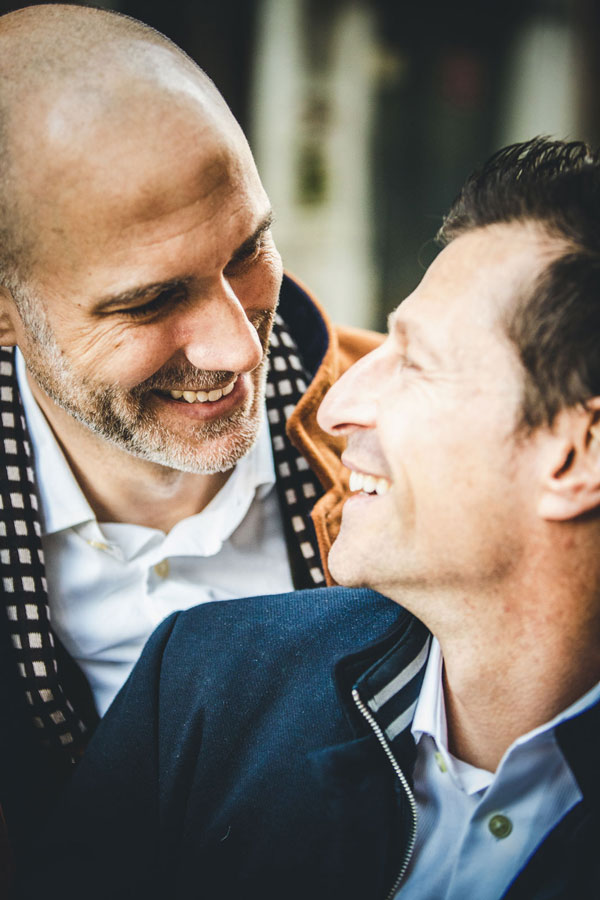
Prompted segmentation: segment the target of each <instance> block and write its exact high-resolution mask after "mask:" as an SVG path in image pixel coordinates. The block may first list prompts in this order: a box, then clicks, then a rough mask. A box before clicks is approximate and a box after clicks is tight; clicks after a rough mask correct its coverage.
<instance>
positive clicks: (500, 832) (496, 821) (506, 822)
mask: <svg viewBox="0 0 600 900" xmlns="http://www.w3.org/2000/svg"><path fill="white" fill-rule="evenodd" d="M488 828H489V829H490V831H491V832H492V834H493V835H494V837H495V838H498V839H499V840H502V838H505V837H508V836H509V834H510V833H511V831H512V822H511V821H510V819H509V818H508V816H503V815H502V814H501V813H496V815H495V816H492V818H491V819H490V821H489V822H488Z"/></svg>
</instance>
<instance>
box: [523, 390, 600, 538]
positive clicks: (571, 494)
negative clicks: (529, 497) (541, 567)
mask: <svg viewBox="0 0 600 900" xmlns="http://www.w3.org/2000/svg"><path fill="white" fill-rule="evenodd" d="M552 432H553V435H554V437H555V441H554V452H553V453H549V455H548V460H549V462H550V463H551V465H549V466H548V468H547V471H546V474H545V477H544V482H543V490H542V495H541V497H540V501H539V506H538V513H539V515H540V516H541V517H542V518H543V519H548V520H551V521H567V520H569V519H574V518H576V517H577V516H580V515H583V514H584V513H586V512H590V511H591V510H593V509H598V508H600V397H594V398H593V399H592V400H590V401H588V402H587V403H586V404H585V407H584V406H577V407H574V408H572V409H567V410H562V411H561V412H560V413H559V414H558V416H557V421H556V422H555V425H554V427H553V429H552Z"/></svg>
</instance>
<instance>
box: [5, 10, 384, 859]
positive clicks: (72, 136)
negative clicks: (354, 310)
mask: <svg viewBox="0 0 600 900" xmlns="http://www.w3.org/2000/svg"><path fill="white" fill-rule="evenodd" d="M271 221H272V213H271V209H270V204H269V201H268V198H267V196H266V194H265V192H264V189H263V187H262V185H261V182H260V179H259V176H258V173H257V171H256V167H255V165H254V161H253V159H252V155H251V153H250V149H249V147H248V144H247V142H246V140H245V138H244V136H243V134H242V132H241V130H240V128H239V126H238V124H237V123H236V122H235V120H234V119H233V117H232V115H231V113H230V111H229V109H228V107H227V106H226V104H225V101H224V100H223V98H222V97H221V96H220V94H219V92H218V91H217V89H216V88H215V86H214V85H213V84H212V82H211V81H210V79H209V78H208V77H207V76H206V75H205V74H204V73H203V72H202V71H201V70H200V69H199V68H198V66H196V65H195V63H193V62H192V61H191V60H190V59H189V58H188V57H187V56H186V55H185V54H184V53H183V52H182V51H180V50H179V49H178V48H177V47H175V46H174V45H173V44H172V43H171V42H170V41H169V40H167V38H165V37H163V36H162V35H160V34H158V33H157V32H155V31H154V30H153V29H151V28H148V27H147V26H145V25H143V24H142V23H140V22H136V21H134V20H132V19H129V18H127V17H125V16H121V15H118V14H116V13H112V12H108V11H106V10H98V9H93V8H87V7H78V6H74V5H62V4H49V5H45V6H34V7H29V8H27V9H23V10H19V11H16V12H13V13H10V14H8V15H6V16H4V17H2V18H0V343H1V344H2V345H3V346H2V348H0V428H1V430H2V435H1V440H0V570H1V572H0V592H1V598H2V603H1V609H0V661H1V669H2V671H1V675H2V677H1V679H0V710H1V712H2V728H1V729H0V803H1V804H2V809H3V815H2V814H0V856H1V855H2V851H3V848H4V847H5V846H6V841H5V837H6V835H5V832H4V827H3V826H4V822H5V821H6V824H7V826H8V830H9V832H10V834H11V838H12V840H13V842H14V844H15V847H16V849H17V851H18V850H19V849H20V848H22V849H23V850H24V852H25V853H26V852H27V849H28V843H29V840H30V836H31V834H32V832H33V831H34V830H35V828H36V827H37V825H38V824H39V823H40V822H41V820H42V819H43V816H44V810H45V808H46V807H47V805H48V804H50V803H51V802H52V796H53V794H54V793H55V792H56V790H57V787H58V786H59V785H60V784H61V783H62V782H63V781H64V780H65V779H66V778H68V776H69V774H70V772H71V770H72V766H73V762H74V761H75V760H77V759H78V758H79V756H80V755H81V753H82V750H83V748H84V746H85V744H86V742H87V740H88V738H89V735H90V733H91V731H92V729H93V727H94V725H95V723H96V721H97V719H98V715H99V714H100V715H102V714H103V713H104V711H105V710H106V708H107V707H108V705H109V704H110V702H111V700H112V698H113V697H114V695H115V694H116V693H117V691H118V690H119V688H120V687H121V685H122V684H123V682H124V681H125V680H126V678H127V675H128V674H129V672H130V670H131V668H132V667H133V665H134V663H135V661H136V659H137V658H138V656H139V654H140V652H141V649H142V647H143V645H144V643H145V641H146V639H147V637H148V636H149V635H150V634H151V632H152V630H153V629H154V627H155V626H156V625H157V624H158V623H159V622H160V621H162V619H163V618H165V616H167V615H169V614H170V613H171V612H172V611H173V610H176V609H184V608H187V607H189V606H191V605H195V604H197V603H198V602H203V601H207V600H229V599H231V598H232V597H238V596H242V595H245V594H251V593H264V592H268V593H272V592H274V591H290V590H292V588H294V587H298V588H301V587H309V586H315V585H320V584H324V583H325V581H326V579H327V571H326V567H325V566H324V564H323V562H322V561H321V558H320V554H321V553H322V554H323V558H325V556H326V551H327V549H328V547H329V545H330V543H331V540H332V538H333V537H334V536H335V534H336V531H337V527H338V523H339V513H338V512H336V507H339V506H340V504H341V501H342V499H343V495H344V493H345V491H346V486H347V481H346V480H345V476H344V474H343V467H342V466H341V464H340V462H339V450H340V445H339V442H336V441H335V439H325V436H324V435H323V434H322V433H320V432H319V430H318V428H317V426H316V422H315V411H316V407H317V405H318V403H319V401H320V400H321V397H322V395H323V393H324V392H325V391H326V390H327V388H328V387H329V385H330V384H331V383H332V381H333V380H334V379H335V377H336V376H337V374H338V373H339V372H340V370H342V369H343V368H344V367H346V366H347V365H348V364H349V363H350V362H351V361H354V360H355V359H356V358H357V357H358V356H359V355H360V354H361V353H363V352H365V351H366V350H367V349H372V347H373V346H375V345H376V343H378V339H376V338H375V337H374V336H372V335H371V336H368V335H366V334H363V333H360V332H353V331H352V330H345V331H343V332H341V333H337V332H334V331H333V330H332V329H331V327H330V326H329V325H328V323H327V320H326V318H325V316H324V315H323V313H322V312H321V310H320V309H319V307H318V306H317V305H316V303H315V302H314V301H313V300H312V299H311V297H310V296H309V295H308V294H307V293H306V291H305V290H304V289H303V288H302V287H301V286H300V285H299V284H298V283H297V282H295V281H294V280H292V279H290V278H287V277H283V280H282V268H281V260H280V257H279V254H278V253H277V250H276V247H275V244H274V242H273V238H272V235H271ZM278 303H279V306H278ZM276 309H277V310H278V311H277V312H276ZM15 348H18V349H15ZM269 348H270V349H271V353H270V369H269V371H268V372H267V352H268V349H269ZM265 401H266V402H265ZM286 425H287V429H286ZM315 503H316V504H317V506H316V508H315V519H314V526H313V523H312V521H311V518H310V513H311V510H312V508H313V506H314V505H315ZM4 868H5V867H4ZM2 871H3V864H2V860H1V859H0V877H1V873H2Z"/></svg>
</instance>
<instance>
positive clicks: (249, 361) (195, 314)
mask: <svg viewBox="0 0 600 900" xmlns="http://www.w3.org/2000/svg"><path fill="white" fill-rule="evenodd" d="M257 313H258V310H257ZM249 315H251V311H247V310H246V309H245V308H244V306H243V305H242V303H241V302H240V300H239V299H238V297H237V295H236V294H235V292H234V291H233V289H232V288H231V286H230V284H229V283H228V282H227V280H225V279H221V281H220V282H219V284H218V285H216V286H214V287H213V289H212V290H211V291H210V292H209V293H207V294H203V295H202V296H201V297H200V298H199V299H198V300H193V301H190V303H189V305H188V308H187V309H186V310H185V311H182V318H181V320H180V321H179V323H178V332H179V333H178V335H177V344H178V347H179V349H180V350H181V351H182V352H183V353H184V354H185V357H186V359H187V360H188V362H190V363H191V364H192V365H193V366H195V367H196V368H197V369H203V370H205V371H217V370H218V371H227V372H236V373H238V372H239V373H242V372H251V371H252V370H253V369H255V368H256V367H257V366H258V365H259V363H260V362H261V360H262V358H263V348H262V346H261V342H260V339H259V337H258V333H257V331H256V328H255V327H254V325H253V324H252V322H251V321H250V319H249V318H248V316H249Z"/></svg>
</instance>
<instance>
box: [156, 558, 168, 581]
mask: <svg viewBox="0 0 600 900" xmlns="http://www.w3.org/2000/svg"><path fill="white" fill-rule="evenodd" d="M154 571H155V572H156V574H157V575H158V577H159V578H166V577H167V575H168V574H169V560H168V559H163V560H162V562H159V563H156V565H155V566H154Z"/></svg>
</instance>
